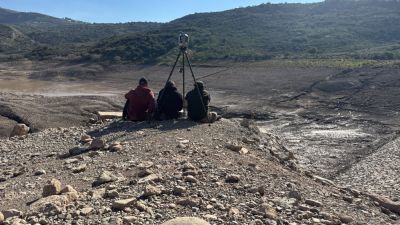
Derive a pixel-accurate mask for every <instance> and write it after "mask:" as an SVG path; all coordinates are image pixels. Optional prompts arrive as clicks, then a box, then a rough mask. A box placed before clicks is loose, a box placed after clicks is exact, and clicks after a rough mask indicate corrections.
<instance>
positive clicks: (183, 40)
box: [179, 33, 189, 50]
mask: <svg viewBox="0 0 400 225" xmlns="http://www.w3.org/2000/svg"><path fill="white" fill-rule="evenodd" d="M179 47H180V48H181V49H184V50H185V49H187V48H188V47H189V35H188V34H184V33H181V34H180V35H179Z"/></svg>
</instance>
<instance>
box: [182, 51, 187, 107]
mask: <svg viewBox="0 0 400 225" xmlns="http://www.w3.org/2000/svg"><path fill="white" fill-rule="evenodd" d="M181 52H182V53H183V55H184V56H183V57H182V101H185V50H181ZM183 114H184V115H186V109H185V107H183Z"/></svg>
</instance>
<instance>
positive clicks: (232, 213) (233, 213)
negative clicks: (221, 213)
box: [228, 207, 240, 218]
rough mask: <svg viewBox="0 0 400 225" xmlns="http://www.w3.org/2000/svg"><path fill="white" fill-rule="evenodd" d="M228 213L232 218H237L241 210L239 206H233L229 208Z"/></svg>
mask: <svg viewBox="0 0 400 225" xmlns="http://www.w3.org/2000/svg"><path fill="white" fill-rule="evenodd" d="M228 215H229V217H231V218H237V217H239V216H240V210H239V209H238V208H234V207H232V208H230V209H229V211H228Z"/></svg>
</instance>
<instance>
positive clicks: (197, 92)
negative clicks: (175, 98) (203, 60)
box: [185, 81, 219, 123]
mask: <svg viewBox="0 0 400 225" xmlns="http://www.w3.org/2000/svg"><path fill="white" fill-rule="evenodd" d="M185 99H186V101H187V111H188V117H189V119H191V120H193V121H196V122H201V123H213V122H215V121H216V120H217V119H219V117H218V115H217V113H215V112H209V111H208V104H209V103H210V101H211V96H210V94H209V93H208V92H207V91H206V90H204V83H203V82H201V81H198V82H196V83H195V85H194V88H193V90H191V91H189V92H188V93H187V94H186V97H185Z"/></svg>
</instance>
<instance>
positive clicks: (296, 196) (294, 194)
mask: <svg viewBox="0 0 400 225" xmlns="http://www.w3.org/2000/svg"><path fill="white" fill-rule="evenodd" d="M288 197H289V198H294V199H297V200H298V201H301V199H302V197H301V193H300V192H299V191H290V192H289V194H288Z"/></svg>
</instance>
